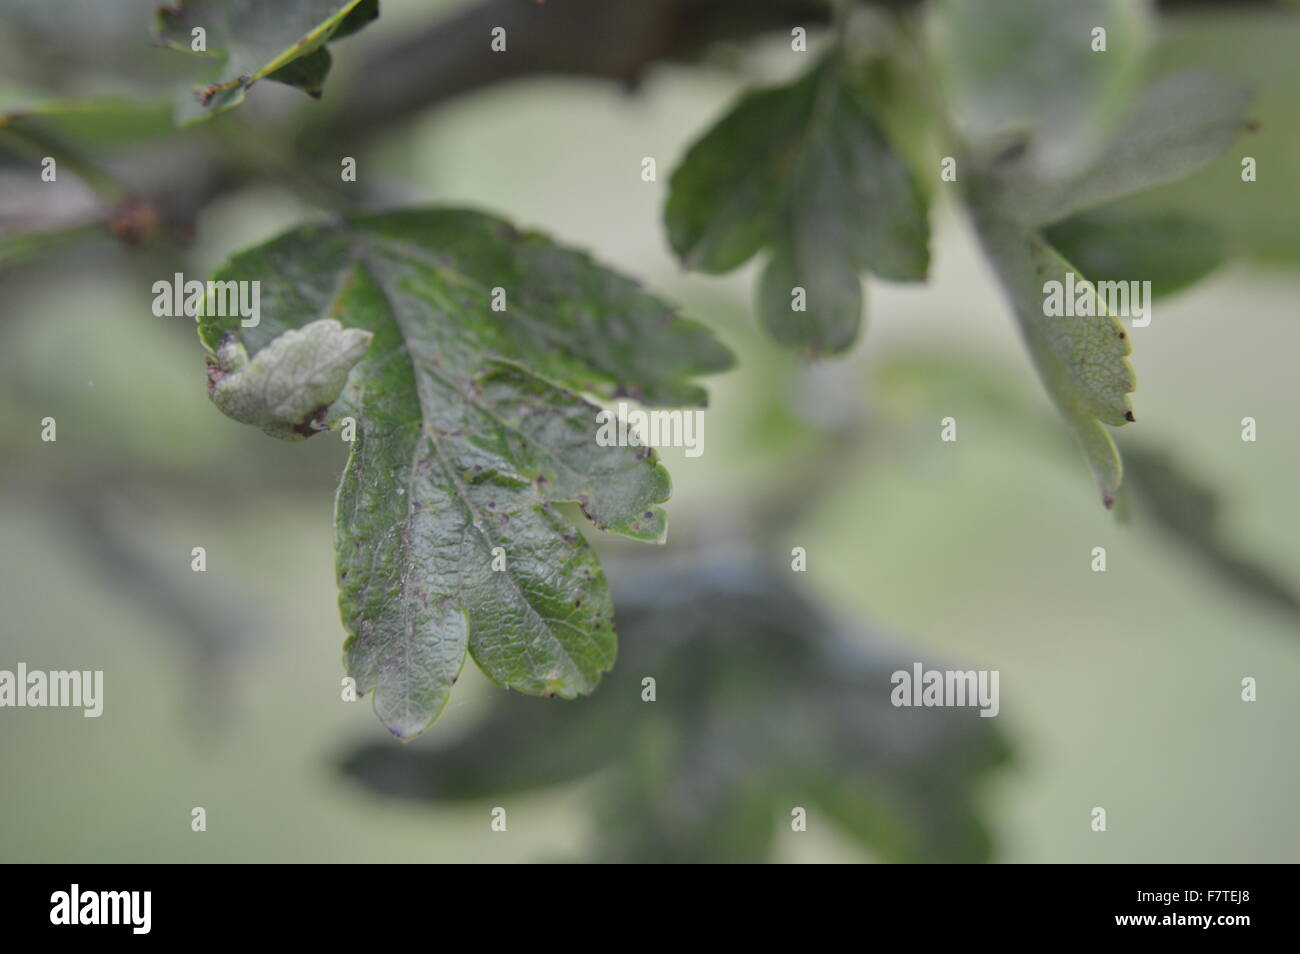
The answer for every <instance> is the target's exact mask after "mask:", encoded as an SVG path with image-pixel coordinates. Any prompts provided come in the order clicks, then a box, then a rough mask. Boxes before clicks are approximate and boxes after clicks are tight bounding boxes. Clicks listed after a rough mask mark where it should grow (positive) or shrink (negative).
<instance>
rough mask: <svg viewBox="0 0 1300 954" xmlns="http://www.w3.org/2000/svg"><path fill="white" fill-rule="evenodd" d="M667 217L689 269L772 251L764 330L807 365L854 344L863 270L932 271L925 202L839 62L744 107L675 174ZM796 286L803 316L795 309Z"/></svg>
mask: <svg viewBox="0 0 1300 954" xmlns="http://www.w3.org/2000/svg"><path fill="white" fill-rule="evenodd" d="M665 218H666V222H667V226H668V237H669V242H670V243H671V245H672V248H673V250H674V251H675V252H676V253H677V255H679V256H680V257H681V259H682V263H683V265H685V266H686V267H687V268H691V269H695V270H697V271H703V272H709V273H720V272H727V271H730V270H731V269H733V268H736V267H737V266H739V265H740V264H742V263H743V262H745V261H746V260H748V259H749V258H750V257H752V256H753V255H754V254H755V253H756V252H758V251H759V250H760V249H761V248H764V247H766V248H768V249H769V250H770V251H771V253H772V257H771V260H770V261H769V263H768V266H767V269H766V271H765V272H764V275H763V278H762V282H761V286H760V293H759V312H760V314H761V316H762V318H763V321H764V324H765V325H766V326H767V328H768V330H769V331H771V333H772V334H773V335H774V336H775V337H776V339H777V340H778V341H780V342H781V343H782V344H785V345H786V346H788V347H790V348H794V349H796V350H800V351H803V352H806V353H809V354H813V355H822V354H832V353H837V352H840V351H843V350H845V349H846V348H848V347H849V346H850V345H851V344H852V343H853V341H854V340H855V338H856V337H857V333H858V328H859V325H860V324H861V320H862V287H861V279H860V278H859V273H860V272H863V271H871V272H874V273H875V274H877V275H880V276H881V277H882V278H889V279H897V280H904V281H908V280H917V279H922V278H924V277H925V274H926V270H927V268H928V267H929V249H928V242H929V226H928V224H927V222H926V217H925V205H924V201H923V199H922V197H921V192H920V190H919V188H918V187H917V185H916V183H915V181H914V180H913V178H912V175H911V173H910V171H909V170H908V168H907V166H906V165H905V164H904V162H903V161H902V159H901V158H900V157H899V156H898V155H897V154H896V153H895V151H894V149H893V148H892V147H891V146H890V144H889V143H888V142H887V141H886V139H885V136H884V134H883V133H882V131H881V129H880V126H879V124H878V123H877V121H876V119H875V118H874V117H873V116H872V113H871V111H870V109H869V107H868V106H867V105H866V103H865V102H864V101H863V99H862V97H861V95H860V94H859V93H858V92H857V91H856V90H855V89H853V88H852V87H850V86H849V85H848V84H847V83H846V82H845V79H844V76H843V74H842V72H841V69H840V66H839V64H838V63H837V62H836V61H834V60H833V59H832V60H828V61H825V62H822V63H820V64H818V65H817V66H816V67H815V68H814V69H812V70H811V71H809V72H808V74H807V75H805V76H804V77H802V78H801V79H799V80H797V81H796V82H794V83H792V84H790V85H788V86H780V87H771V88H767V89H761V90H758V91H755V92H751V93H749V94H747V95H745V96H744V97H742V98H741V100H740V102H739V103H738V104H737V105H736V106H735V107H733V109H732V110H731V112H729V113H728V114H727V115H726V116H725V117H723V118H722V119H721V120H720V121H719V122H718V123H717V124H716V125H715V126H714V127H713V128H712V129H711V130H709V132H707V133H706V134H705V135H704V136H703V138H701V139H700V140H699V141H698V142H696V143H695V145H693V146H692V147H691V148H690V150H689V151H688V152H687V154H686V157H685V159H683V161H682V164H681V165H680V166H679V167H678V168H677V169H676V171H674V173H673V176H672V181H671V185H670V193H669V197H668V204H667V207H666V210H665ZM795 286H799V287H802V288H804V289H805V290H806V293H807V303H806V304H807V311H794V310H793V309H792V289H793V288H794V287H795Z"/></svg>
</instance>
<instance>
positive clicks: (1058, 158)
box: [930, 0, 1150, 181]
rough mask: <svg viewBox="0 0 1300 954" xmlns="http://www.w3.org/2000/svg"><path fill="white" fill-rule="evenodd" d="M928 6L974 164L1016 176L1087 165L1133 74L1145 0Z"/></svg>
mask: <svg viewBox="0 0 1300 954" xmlns="http://www.w3.org/2000/svg"><path fill="white" fill-rule="evenodd" d="M933 13H934V15H933V17H932V19H931V23H930V27H931V31H930V39H931V46H932V48H933V50H934V62H935V64H936V69H937V70H938V71H939V76H940V80H941V82H942V85H943V89H944V95H945V98H946V100H947V103H948V108H949V112H950V114H951V119H952V124H953V127H954V130H955V132H956V133H957V135H958V137H959V138H960V139H961V140H962V142H963V144H964V145H965V146H966V148H967V150H968V151H969V155H970V158H971V159H972V160H973V161H974V162H975V164H976V165H978V166H981V167H984V168H989V169H991V168H994V167H995V166H998V167H1001V168H1003V169H1005V170H1007V171H1008V172H1009V173H1010V170H1012V169H1014V173H1013V174H1009V175H1008V178H1015V179H1017V180H1021V181H1023V180H1025V179H1059V178H1062V177H1064V176H1067V175H1070V174H1072V173H1074V172H1077V171H1078V170H1080V169H1082V168H1084V167H1085V166H1086V165H1087V164H1088V162H1089V160H1090V159H1091V158H1092V157H1093V155H1094V154H1095V153H1096V151H1097V150H1098V149H1099V148H1100V147H1101V145H1102V143H1103V142H1104V141H1105V139H1106V137H1107V135H1108V134H1109V133H1110V131H1111V130H1112V129H1113V127H1114V124H1115V122H1116V120H1117V119H1118V117H1119V115H1120V113H1121V111H1122V109H1123V107H1124V105H1125V103H1126V102H1127V100H1128V97H1129V94H1130V93H1131V91H1132V90H1133V88H1134V86H1135V85H1136V83H1137V80H1138V75H1139V69H1140V66H1141V62H1142V58H1143V54H1144V52H1145V49H1146V38H1147V34H1148V30H1149V21H1150V5H1149V4H1148V3H1147V2H1145V0H1034V2H1032V3H1026V2H1024V0H940V2H939V3H937V4H936V5H935V6H934V9H933ZM1097 27H1100V28H1103V29H1104V30H1105V31H1106V49H1105V51H1104V52H1099V51H1094V49H1093V30H1094V28H1097Z"/></svg>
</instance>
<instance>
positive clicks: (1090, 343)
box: [977, 214, 1137, 509]
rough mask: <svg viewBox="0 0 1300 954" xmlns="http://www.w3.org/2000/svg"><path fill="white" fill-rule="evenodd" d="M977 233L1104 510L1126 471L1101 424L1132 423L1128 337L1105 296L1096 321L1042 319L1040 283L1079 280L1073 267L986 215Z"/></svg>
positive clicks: (1021, 232) (1032, 237)
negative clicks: (1069, 275) (1094, 481)
mask: <svg viewBox="0 0 1300 954" xmlns="http://www.w3.org/2000/svg"><path fill="white" fill-rule="evenodd" d="M977 228H978V230H979V233H980V239H981V242H982V243H983V245H984V251H985V254H987V255H988V257H989V259H990V261H991V262H992V263H993V267H994V270H995V271H996V272H997V274H998V278H999V279H1000V281H1001V283H1002V287H1003V290H1004V292H1005V293H1006V296H1007V299H1008V301H1009V303H1010V304H1011V310H1012V311H1013V312H1015V315H1016V318H1017V319H1019V322H1020V330H1021V332H1022V333H1023V335H1024V339H1025V344H1026V346H1027V347H1028V348H1029V353H1030V355H1031V356H1032V357H1033V359H1034V364H1035V366H1036V367H1037V368H1038V374H1039V377H1040V378H1041V379H1042V381H1043V385H1044V386H1045V387H1046V388H1047V391H1048V393H1049V394H1050V395H1051V396H1052V400H1054V401H1055V402H1056V406H1057V407H1058V408H1059V409H1060V411H1061V414H1062V415H1063V416H1064V417H1065V419H1066V422H1067V423H1068V424H1069V425H1070V427H1071V429H1072V430H1073V431H1074V434H1075V437H1076V439H1077V440H1078V442H1079V444H1080V446H1081V447H1082V448H1083V451H1084V454H1085V455H1086V456H1087V458H1088V463H1089V465H1090V466H1091V467H1092V471H1093V474H1094V476H1095V477H1096V478H1097V484H1098V486H1099V487H1100V489H1101V497H1102V502H1103V503H1104V504H1105V505H1106V507H1107V508H1108V509H1109V508H1110V507H1112V506H1113V505H1114V503H1115V495H1116V494H1117V493H1118V492H1119V488H1120V484H1121V481H1122V479H1123V467H1122V465H1121V463H1120V458H1119V452H1118V451H1117V450H1116V448H1115V442H1114V441H1113V440H1112V439H1111V437H1110V434H1109V432H1108V431H1107V430H1106V428H1105V427H1104V426H1103V425H1105V424H1110V425H1112V426H1117V427H1118V426H1122V425H1123V424H1124V423H1125V422H1126V421H1130V420H1132V419H1133V416H1132V415H1133V412H1132V409H1131V407H1130V405H1129V400H1128V395H1129V393H1130V392H1131V391H1133V390H1134V388H1136V387H1137V379H1136V377H1135V376H1134V374H1133V368H1132V366H1131V365H1130V364H1129V362H1128V355H1129V354H1130V353H1131V351H1132V348H1131V346H1130V344H1129V340H1128V333H1127V332H1126V331H1125V330H1124V327H1123V325H1121V324H1120V323H1119V321H1118V319H1116V318H1115V317H1114V316H1113V315H1111V314H1110V313H1109V312H1108V311H1107V310H1106V305H1105V301H1104V299H1102V298H1099V297H1097V296H1095V295H1094V296H1093V301H1094V302H1095V305H1096V309H1097V311H1099V312H1100V314H1098V315H1096V316H1093V317H1086V316H1057V317H1051V316H1047V315H1045V314H1044V311H1045V308H1044V285H1045V283H1047V282H1060V283H1061V284H1062V286H1064V285H1065V282H1066V275H1067V273H1069V272H1073V273H1074V274H1075V275H1076V276H1077V278H1078V279H1079V280H1082V279H1083V276H1082V275H1081V274H1080V273H1079V271H1078V269H1076V268H1074V266H1072V265H1071V264H1070V263H1069V262H1067V261H1066V260H1065V259H1063V258H1062V257H1061V256H1060V255H1059V254H1058V253H1057V252H1056V251H1055V250H1053V249H1052V248H1051V246H1049V245H1048V244H1047V243H1046V242H1045V241H1044V240H1043V239H1042V237H1040V236H1039V235H1037V234H1034V233H1032V232H1026V231H1024V230H1023V229H1022V228H1021V227H1020V226H1018V225H1015V224H1012V223H1007V222H1004V221H1001V220H999V219H996V218H992V217H991V214H985V215H983V216H977Z"/></svg>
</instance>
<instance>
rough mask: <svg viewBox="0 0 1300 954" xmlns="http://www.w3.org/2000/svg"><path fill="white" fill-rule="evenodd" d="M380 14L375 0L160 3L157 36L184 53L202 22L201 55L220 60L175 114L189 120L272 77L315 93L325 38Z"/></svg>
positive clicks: (235, 100) (226, 105) (233, 101)
mask: <svg viewBox="0 0 1300 954" xmlns="http://www.w3.org/2000/svg"><path fill="white" fill-rule="evenodd" d="M378 15H379V3H378V0H285V2H280V3H266V2H259V0H178V2H177V3H176V4H175V5H174V6H171V7H166V6H164V7H160V8H159V10H158V15H157V19H156V21H155V24H154V34H155V37H156V39H157V40H158V41H159V42H162V43H165V44H166V45H168V46H170V47H172V48H173V49H177V50H181V51H184V52H186V53H190V52H196V51H194V49H193V45H192V44H193V35H194V34H193V31H194V30H195V29H196V28H201V29H202V30H203V31H204V34H205V40H206V50H205V51H203V53H202V55H206V56H210V57H215V58H218V59H221V60H222V61H223V63H222V67H221V71H220V73H219V74H218V76H217V77H216V78H215V79H214V80H213V81H211V82H209V83H205V84H204V85H202V86H200V87H197V88H196V89H195V90H194V95H193V97H189V96H187V97H185V98H184V99H183V100H182V101H181V102H180V103H179V104H178V108H177V120H178V122H182V123H184V122H193V121H195V120H198V119H203V118H206V117H208V116H212V115H214V114H216V113H219V112H221V111H223V110H226V109H230V108H232V107H234V106H238V105H239V104H240V103H242V102H243V101H244V93H245V90H247V89H248V87H250V86H252V85H253V83H255V82H257V81H258V80H259V79H263V78H266V79H272V80H275V81H277V82H280V83H285V84H287V85H290V86H296V87H298V88H299V89H301V90H303V91H305V92H307V93H308V94H310V95H312V96H319V95H320V92H321V87H322V85H323V84H324V81H325V77H326V74H328V73H329V68H330V54H329V51H328V50H327V49H326V48H325V44H326V43H327V42H329V41H330V40H334V39H338V38H339V37H342V36H346V35H348V34H350V33H355V32H356V31H357V30H358V29H360V28H361V27H362V26H364V25H365V24H366V23H368V22H369V21H370V20H373V19H374V18H375V17H377V16H378Z"/></svg>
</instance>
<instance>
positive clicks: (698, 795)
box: [344, 559, 1007, 862]
mask: <svg viewBox="0 0 1300 954" xmlns="http://www.w3.org/2000/svg"><path fill="white" fill-rule="evenodd" d="M617 578H618V580H619V581H621V582H620V585H618V586H617V587H616V590H617V592H618V598H619V630H620V633H621V643H622V650H621V654H620V659H619V665H618V667H617V668H616V669H615V670H614V672H613V673H612V674H611V675H610V676H609V677H607V683H608V684H607V685H606V686H604V687H603V688H602V690H601V692H600V693H598V694H597V695H596V696H594V697H592V698H590V699H585V700H581V701H580V702H578V703H573V704H565V705H557V704H555V703H553V702H549V701H546V700H535V699H526V698H523V697H515V696H504V697H502V698H500V699H499V700H498V705H497V707H496V708H495V709H494V710H493V711H492V713H491V714H490V715H488V716H487V717H486V718H485V719H484V720H483V721H482V722H481V723H480V724H479V725H478V726H477V727H476V728H474V729H473V730H471V731H470V732H469V734H467V735H466V736H465V737H463V738H461V739H460V740H458V741H456V742H454V743H452V744H451V745H447V746H443V747H440V748H435V749H430V750H419V749H408V748H401V749H396V748H394V747H392V746H391V745H378V744H367V745H364V746H362V747H361V748H359V749H358V750H356V751H355V752H353V753H352V754H351V755H350V756H348V757H347V758H346V760H345V763H344V769H345V771H347V772H348V773H349V774H351V775H353V776H355V777H357V778H359V779H360V780H361V781H363V782H364V783H365V784H366V785H368V786H370V787H371V788H373V789H375V790H377V791H380V792H383V793H386V794H391V795H400V796H403V797H408V798H420V799H427V800H432V801H439V802H442V801H460V800H472V799H481V798H486V797H489V796H493V797H495V796H496V795H498V794H500V793H504V792H516V791H528V790H535V789H540V788H546V787H549V786H551V785H555V784H557V783H560V782H568V781H572V780H575V779H579V778H582V777H584V776H588V775H591V776H592V777H593V778H594V779H596V780H597V787H596V789H595V793H596V797H597V799H598V805H597V809H596V812H595V816H596V818H597V832H596V836H597V837H596V838H594V839H593V843H594V845H595V849H594V850H595V853H596V860H608V861H673V862H682V861H761V860H765V859H766V858H767V857H768V856H769V854H770V852H771V850H772V847H773V843H774V836H775V835H776V832H777V831H779V829H781V828H783V827H784V826H786V825H788V824H789V819H790V811H791V809H792V808H793V807H795V806H803V807H806V808H807V809H808V812H809V817H810V825H821V824H824V820H826V819H829V820H830V821H832V822H833V823H834V824H836V825H838V826H839V827H841V828H842V829H843V830H844V831H845V832H846V833H847V834H849V835H851V836H852V837H854V838H855V839H857V840H858V841H859V842H860V843H861V844H862V845H863V846H864V847H866V848H869V849H871V850H873V851H874V852H875V853H876V854H877V855H879V856H880V857H881V858H883V859H885V860H890V861H935V860H947V861H982V860H987V858H988V857H989V855H990V850H991V849H990V843H989V838H988V834H987V832H986V830H985V828H984V826H983V824H982V823H981V822H980V820H979V818H978V817H977V816H976V814H975V813H974V811H973V807H972V796H973V792H974V789H975V787H976V785H977V784H978V783H979V781H980V780H981V779H982V778H983V776H984V775H986V774H987V772H988V771H989V770H990V769H992V768H993V767H995V766H997V765H999V764H1001V763H1002V762H1003V761H1004V760H1005V759H1006V756H1007V749H1006V746H1005V744H1004V742H1003V741H1002V737H1001V734H1000V733H999V732H997V731H996V730H995V729H994V727H993V726H992V724H991V722H992V720H988V719H982V718H980V717H979V716H978V715H977V713H975V712H973V711H972V710H970V709H953V708H930V709H922V708H895V707H894V706H893V705H892V703H891V702H890V691H891V682H890V677H891V674H892V673H893V672H894V671H896V670H898V669H900V668H910V666H911V665H912V660H904V659H902V658H897V656H896V654H892V653H891V654H885V653H883V651H882V650H881V649H879V648H878V647H877V648H872V649H870V650H868V649H865V648H862V647H861V646H860V644H859V641H858V640H857V639H856V638H855V637H853V636H851V635H849V634H847V633H844V632H841V631H840V630H839V629H838V628H837V627H836V626H835V624H833V623H832V622H831V621H830V620H829V619H828V618H827V617H826V616H825V615H824V614H823V613H822V612H821V611H820V610H818V609H817V607H815V606H813V605H812V604H810V603H809V602H808V600H807V599H806V598H805V597H804V596H802V595H801V594H800V593H799V592H798V591H797V590H795V589H794V588H793V587H792V586H791V585H790V584H789V582H788V574H787V573H785V572H781V571H776V572H772V571H765V570H761V569H759V568H757V567H756V566H754V565H753V564H752V563H751V562H749V561H748V560H747V559H740V560H726V561H719V562H709V563H700V564H698V565H692V566H689V567H687V568H684V569H679V570H676V571H668V572H663V571H659V572H647V571H645V570H644V569H643V568H641V567H633V568H628V569H627V570H626V572H624V573H620V574H619V575H618V577H617ZM646 677H653V678H654V679H655V680H656V694H657V699H656V701H654V702H653V703H651V702H643V701H642V700H641V695H642V691H643V690H642V685H643V683H642V680H643V679H645V678H646ZM598 769H599V772H597V770H598ZM819 812H820V813H821V814H819Z"/></svg>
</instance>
